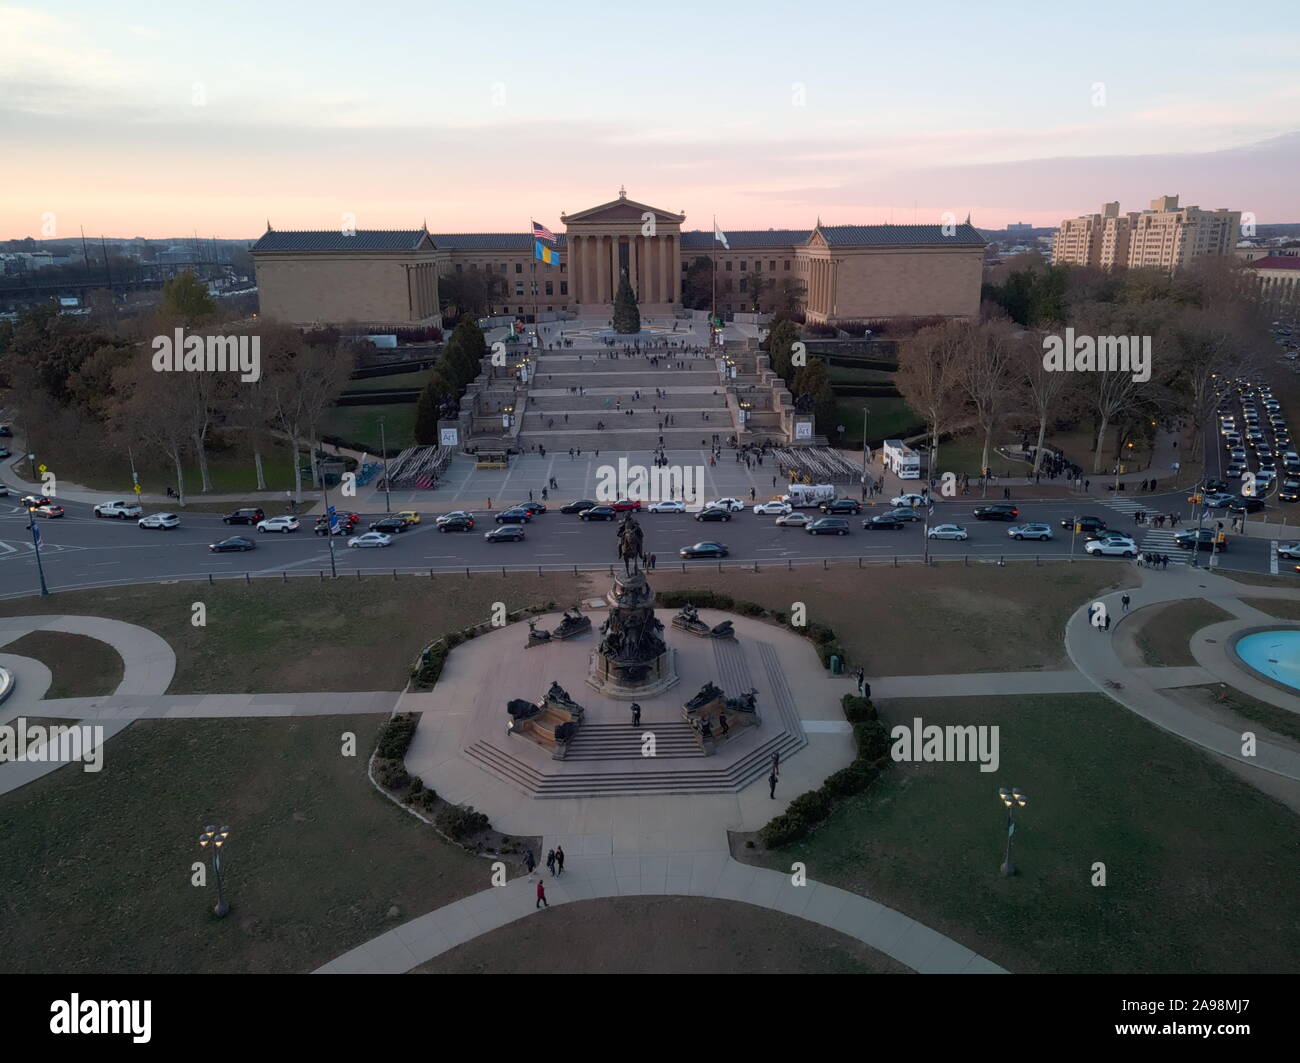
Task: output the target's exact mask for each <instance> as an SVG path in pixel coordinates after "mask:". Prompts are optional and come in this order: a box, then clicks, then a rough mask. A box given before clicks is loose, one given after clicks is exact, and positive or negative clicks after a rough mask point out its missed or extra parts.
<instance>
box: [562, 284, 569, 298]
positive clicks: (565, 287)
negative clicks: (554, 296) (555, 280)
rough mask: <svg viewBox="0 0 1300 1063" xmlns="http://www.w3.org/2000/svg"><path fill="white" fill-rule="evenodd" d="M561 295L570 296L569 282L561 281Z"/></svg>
mask: <svg viewBox="0 0 1300 1063" xmlns="http://www.w3.org/2000/svg"><path fill="white" fill-rule="evenodd" d="M560 294H561V295H568V294H569V282H568V281H560Z"/></svg>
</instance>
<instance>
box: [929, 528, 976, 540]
mask: <svg viewBox="0 0 1300 1063" xmlns="http://www.w3.org/2000/svg"><path fill="white" fill-rule="evenodd" d="M929 535H930V538H931V539H955V540H957V541H958V542H965V541H966V539H967V535H966V529H965V528H963V527H962V526H961V525H960V524H936V525H935V526H934V527H933V528H931V529H930V533H929Z"/></svg>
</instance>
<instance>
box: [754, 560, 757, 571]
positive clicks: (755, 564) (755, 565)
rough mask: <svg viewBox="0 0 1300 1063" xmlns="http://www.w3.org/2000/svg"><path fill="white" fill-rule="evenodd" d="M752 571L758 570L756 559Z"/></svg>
mask: <svg viewBox="0 0 1300 1063" xmlns="http://www.w3.org/2000/svg"><path fill="white" fill-rule="evenodd" d="M754 571H755V572H757V571H758V562H757V561H755V562H754Z"/></svg>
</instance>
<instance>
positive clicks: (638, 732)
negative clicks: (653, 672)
mask: <svg viewBox="0 0 1300 1063" xmlns="http://www.w3.org/2000/svg"><path fill="white" fill-rule="evenodd" d="M646 732H651V733H652V734H654V736H655V755H656V756H660V757H703V756H704V750H702V749H701V748H700V744H699V742H698V741H697V740H696V738H695V731H694V729H693V728H692V727H691V725H690V724H688V723H687V722H686V721H685V720H679V721H677V722H675V723H656V724H644V723H643V724H642V725H641V726H640V727H633V726H632V714H631V712H629V713H628V722H627V723H625V724H617V723H596V724H590V723H584V724H583V725H582V726H581V727H579V728H578V733H577V735H576V736H575V737H574V739H573V741H571V742H570V743H569V751H568V753H567V754H565V758H564V759H565V760H566V761H570V760H642V759H644V754H643V753H642V749H643V748H644V746H643V743H644V736H645V734H646Z"/></svg>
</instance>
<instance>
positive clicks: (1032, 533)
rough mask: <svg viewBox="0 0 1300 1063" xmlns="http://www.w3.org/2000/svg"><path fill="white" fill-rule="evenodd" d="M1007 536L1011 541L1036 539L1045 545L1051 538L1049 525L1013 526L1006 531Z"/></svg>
mask: <svg viewBox="0 0 1300 1063" xmlns="http://www.w3.org/2000/svg"><path fill="white" fill-rule="evenodd" d="M1007 535H1009V536H1010V537H1011V538H1012V539H1037V540H1039V541H1040V542H1044V543H1045V542H1047V540H1048V539H1050V538H1051V537H1052V526H1051V525H1050V524H1015V525H1012V526H1011V527H1010V528H1008V529H1007Z"/></svg>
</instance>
